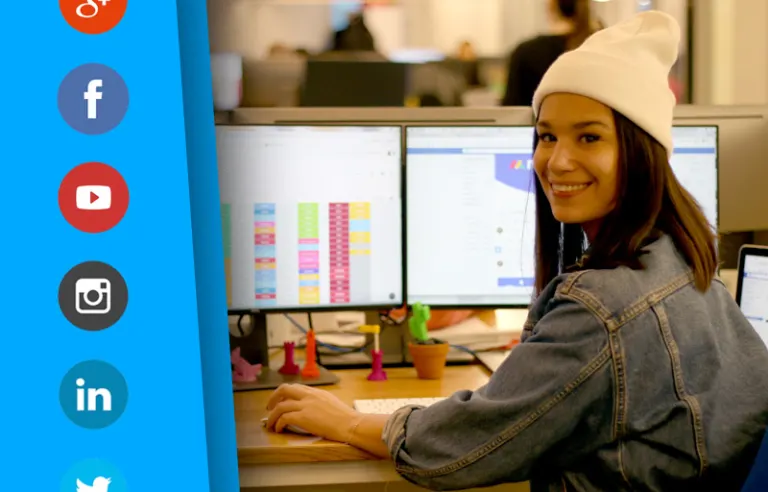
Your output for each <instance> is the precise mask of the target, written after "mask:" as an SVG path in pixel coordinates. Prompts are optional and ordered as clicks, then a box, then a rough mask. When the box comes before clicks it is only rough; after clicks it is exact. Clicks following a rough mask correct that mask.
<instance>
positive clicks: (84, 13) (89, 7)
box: [75, 0, 110, 19]
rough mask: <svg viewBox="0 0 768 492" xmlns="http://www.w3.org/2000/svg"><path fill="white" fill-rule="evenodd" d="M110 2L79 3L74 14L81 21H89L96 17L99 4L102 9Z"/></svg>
mask: <svg viewBox="0 0 768 492" xmlns="http://www.w3.org/2000/svg"><path fill="white" fill-rule="evenodd" d="M109 1H110V0H85V3H81V4H80V5H79V6H78V7H77V10H75V12H76V13H77V15H78V16H80V17H82V18H83V19H90V18H92V17H96V16H97V15H98V14H99V4H101V6H102V7H106V6H107V4H108V3H109Z"/></svg>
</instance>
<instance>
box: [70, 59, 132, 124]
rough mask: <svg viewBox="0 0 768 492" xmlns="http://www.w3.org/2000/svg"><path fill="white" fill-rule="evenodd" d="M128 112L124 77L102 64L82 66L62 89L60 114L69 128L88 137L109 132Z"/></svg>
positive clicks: (72, 73)
mask: <svg viewBox="0 0 768 492" xmlns="http://www.w3.org/2000/svg"><path fill="white" fill-rule="evenodd" d="M127 111H128V86H127V85H125V81H123V78H122V77H120V75H119V74H118V73H117V72H115V71H114V70H112V69H111V68H109V67H107V66H106V65H101V64H98V63H89V64H86V65H81V66H79V67H77V68H76V69H74V70H72V71H71V72H69V73H68V74H67V76H66V77H64V80H63V81H62V82H61V85H60V86H59V112H60V113H61V116H62V117H63V118H64V121H66V122H67V124H68V125H69V126H71V127H72V128H74V129H75V130H77V131H79V132H81V133H85V134H87V135H99V134H102V133H107V132H108V131H110V130H112V129H113V128H115V127H116V126H117V125H119V124H120V122H121V121H122V120H123V117H125V113H126V112H127Z"/></svg>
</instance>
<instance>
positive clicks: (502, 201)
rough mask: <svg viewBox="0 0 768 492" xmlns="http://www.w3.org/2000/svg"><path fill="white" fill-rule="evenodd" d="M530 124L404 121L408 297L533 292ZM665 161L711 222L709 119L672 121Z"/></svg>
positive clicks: (462, 299) (472, 299) (513, 301)
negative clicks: (703, 123)
mask: <svg viewBox="0 0 768 492" xmlns="http://www.w3.org/2000/svg"><path fill="white" fill-rule="evenodd" d="M533 131H534V130H533V127H530V126H526V127H520V126H518V127H512V126H486V127H478V126H473V127H448V126H442V127H424V126H421V127H418V126H411V127H408V128H407V129H406V159H407V162H406V177H407V187H406V190H407V196H406V207H407V213H406V219H407V220H406V223H407V237H406V240H407V258H406V260H407V261H406V263H407V292H408V303H409V304H413V303H416V302H421V303H424V304H428V305H431V306H436V307H516V306H527V305H528V304H529V303H530V301H531V298H532V295H533V279H534V247H535V246H534V245H535V238H536V220H535V213H536V200H535V196H534V193H533V190H534V186H533V181H532V180H533V179H535V174H534V173H533V161H532V146H533ZM673 139H674V145H675V151H674V154H673V156H672V158H671V165H672V169H673V171H674V173H675V175H676V176H677V178H678V180H679V181H680V182H681V184H682V185H683V186H684V187H685V188H686V189H688V191H689V192H690V193H691V194H692V195H693V197H694V198H695V199H696V200H697V202H698V203H699V205H700V206H701V207H702V209H703V211H704V214H705V215H706V217H707V220H708V221H709V222H710V223H711V224H712V226H713V227H717V222H718V200H717V190H718V189H717V127H713V126H708V127H675V128H674V129H673Z"/></svg>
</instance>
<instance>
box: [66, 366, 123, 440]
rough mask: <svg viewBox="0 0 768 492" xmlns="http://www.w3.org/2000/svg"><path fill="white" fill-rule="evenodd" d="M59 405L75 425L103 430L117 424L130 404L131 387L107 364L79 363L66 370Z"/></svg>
mask: <svg viewBox="0 0 768 492" xmlns="http://www.w3.org/2000/svg"><path fill="white" fill-rule="evenodd" d="M59 403H60V404H61V408H62V410H63V411H64V414H65V415H66V416H67V418H69V420H71V421H72V422H73V423H74V424H75V425H78V426H80V427H83V428H86V429H103V428H105V427H109V426H110V425H112V424H114V423H115V422H117V420H118V419H119V418H120V417H121V416H122V415H123V412H125V408H126V406H127V405H128V384H127V383H126V382H125V378H124V377H123V375H122V374H120V371H118V370H117V369H116V368H115V367H114V366H112V365H111V364H108V363H107V362H104V361H100V360H89V361H85V362H80V363H79V364H77V365H75V366H74V367H73V368H72V369H70V370H69V371H67V374H65V375H64V378H63V379H62V380H61V385H60V386H59Z"/></svg>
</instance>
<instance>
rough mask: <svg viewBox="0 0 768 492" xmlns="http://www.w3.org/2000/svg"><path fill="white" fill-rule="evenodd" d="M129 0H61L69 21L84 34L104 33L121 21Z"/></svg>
mask: <svg viewBox="0 0 768 492" xmlns="http://www.w3.org/2000/svg"><path fill="white" fill-rule="evenodd" d="M127 7H128V0H59V8H60V9H61V14H62V15H63V16H64V19H65V20H66V21H67V23H68V24H69V25H70V26H72V27H73V28H75V29H77V30H78V31H80V32H82V33H84V34H102V33H105V32H107V31H109V30H111V29H112V28H114V27H115V26H116V25H118V24H119V23H120V21H121V20H122V19H123V16H124V15H125V9H126V8H127Z"/></svg>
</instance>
